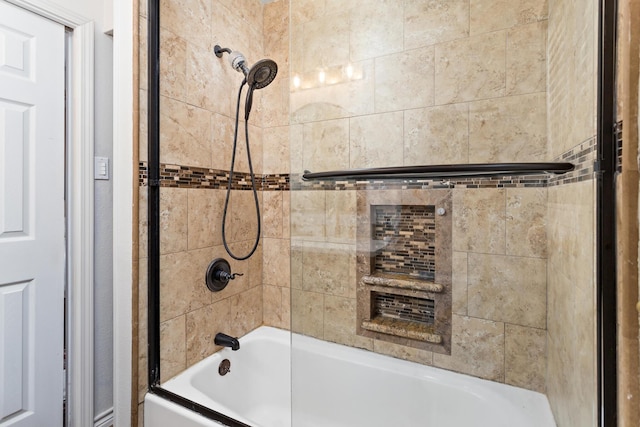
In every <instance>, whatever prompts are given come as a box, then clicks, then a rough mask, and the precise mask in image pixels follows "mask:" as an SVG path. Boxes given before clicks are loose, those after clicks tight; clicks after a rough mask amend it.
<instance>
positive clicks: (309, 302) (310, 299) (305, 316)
mask: <svg viewBox="0 0 640 427" xmlns="http://www.w3.org/2000/svg"><path fill="white" fill-rule="evenodd" d="M291 330H292V331H293V332H296V333H299V334H304V335H308V336H311V337H314V338H319V339H322V337H323V335H324V332H323V331H324V294H318V293H315V292H306V291H301V290H299V289H291Z"/></svg>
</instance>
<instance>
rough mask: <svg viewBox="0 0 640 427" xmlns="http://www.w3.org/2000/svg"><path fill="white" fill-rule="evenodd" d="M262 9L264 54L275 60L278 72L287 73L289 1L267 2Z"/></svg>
mask: <svg viewBox="0 0 640 427" xmlns="http://www.w3.org/2000/svg"><path fill="white" fill-rule="evenodd" d="M296 3H297V2H296ZM263 11H264V15H263V22H264V23H263V27H264V29H263V35H264V56H265V57H267V58H271V59H273V60H274V61H276V63H277V64H278V74H281V73H282V74H283V75H287V74H288V72H289V19H290V18H289V2H287V1H274V2H271V3H267V4H265V5H264V6H263ZM288 92H289V88H288V85H287V93H288Z"/></svg>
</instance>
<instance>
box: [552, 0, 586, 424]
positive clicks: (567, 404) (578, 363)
mask: <svg viewBox="0 0 640 427" xmlns="http://www.w3.org/2000/svg"><path fill="white" fill-rule="evenodd" d="M548 26H549V33H548V39H549V48H548V52H549V62H548V88H549V89H548V111H549V138H548V158H549V159H553V158H555V157H557V156H558V155H559V154H560V153H562V152H565V151H567V150H568V149H571V148H573V147H575V146H577V145H579V144H580V143H582V142H584V141H585V140H589V139H590V138H593V137H594V135H595V134H596V114H597V110H596V82H597V79H596V72H597V66H596V64H597V62H596V61H597V51H596V48H597V33H598V31H597V28H598V26H597V6H596V4H595V3H593V2H591V1H586V0H578V1H575V2H566V1H559V0H550V1H549V22H548ZM567 52H570V53H571V54H567ZM594 207H595V190H594V181H586V182H581V183H577V184H568V185H563V186H559V187H551V188H549V201H548V224H549V225H548V237H549V242H548V245H547V249H548V273H547V277H548V289H547V298H548V306H549V307H548V312H547V325H548V326H547V329H548V333H547V393H548V396H549V401H550V404H551V408H552V410H553V413H554V416H555V418H556V422H557V423H558V426H559V427H564V426H576V425H580V426H594V425H596V424H597V391H596V386H597V385H596V384H597V382H596V359H595V355H596V354H597V350H596V326H595V319H596V300H595V280H594V277H595V275H594V265H595V252H594V245H595V241H594V230H595V222H594V221H595V215H594Z"/></svg>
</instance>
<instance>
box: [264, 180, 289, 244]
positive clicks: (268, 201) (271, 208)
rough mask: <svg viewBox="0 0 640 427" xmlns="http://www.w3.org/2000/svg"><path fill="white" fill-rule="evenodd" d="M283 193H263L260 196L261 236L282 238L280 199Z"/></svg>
mask: <svg viewBox="0 0 640 427" xmlns="http://www.w3.org/2000/svg"><path fill="white" fill-rule="evenodd" d="M283 194H284V192H283V191H265V192H263V194H262V200H263V209H262V227H263V228H262V230H263V233H262V235H263V236H264V237H265V238H267V237H275V238H282V222H283V221H282V197H283Z"/></svg>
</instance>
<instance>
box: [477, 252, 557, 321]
mask: <svg viewBox="0 0 640 427" xmlns="http://www.w3.org/2000/svg"><path fill="white" fill-rule="evenodd" d="M546 272H547V263H546V260H544V259H539V258H524V257H510V256H503V255H485V254H474V253H471V254H469V272H468V275H469V284H468V286H469V315H470V316H474V317H478V318H481V319H490V320H495V321H500V322H507V323H513V324H517V325H522V326H531V327H534V328H540V329H544V328H546V313H547V293H546V292H547V280H546Z"/></svg>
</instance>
